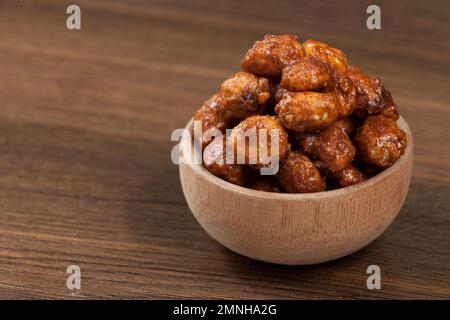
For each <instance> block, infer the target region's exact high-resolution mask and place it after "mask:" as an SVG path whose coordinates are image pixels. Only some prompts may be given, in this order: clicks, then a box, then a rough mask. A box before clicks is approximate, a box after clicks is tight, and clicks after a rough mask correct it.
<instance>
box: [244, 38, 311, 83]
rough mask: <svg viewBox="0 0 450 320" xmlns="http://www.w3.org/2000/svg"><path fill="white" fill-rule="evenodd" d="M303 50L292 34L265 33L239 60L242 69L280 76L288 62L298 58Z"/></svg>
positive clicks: (266, 75)
mask: <svg viewBox="0 0 450 320" xmlns="http://www.w3.org/2000/svg"><path fill="white" fill-rule="evenodd" d="M304 55H305V50H304V49H303V47H302V45H301V44H300V43H299V42H298V39H297V37H296V36H293V35H280V36H273V35H265V36H264V39H263V40H262V41H256V42H255V44H254V45H253V47H252V48H251V49H250V50H248V51H247V53H246V55H245V57H244V59H242V61H241V67H242V69H243V70H245V71H247V72H250V73H253V74H255V75H258V76H265V77H272V78H274V77H275V78H276V77H280V75H281V71H282V70H283V68H284V67H286V66H287V65H288V64H290V63H292V62H294V61H298V60H300V58H301V57H303V56H304Z"/></svg>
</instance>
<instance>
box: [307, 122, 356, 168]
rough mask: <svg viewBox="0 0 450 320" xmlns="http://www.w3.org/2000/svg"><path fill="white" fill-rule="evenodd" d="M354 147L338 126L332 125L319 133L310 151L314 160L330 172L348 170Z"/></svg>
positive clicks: (353, 154) (354, 151)
mask: <svg viewBox="0 0 450 320" xmlns="http://www.w3.org/2000/svg"><path fill="white" fill-rule="evenodd" d="M355 153H356V150H355V147H354V146H353V144H352V142H351V141H350V139H349V137H348V136H347V134H345V133H344V132H343V131H342V130H341V129H340V128H339V127H338V126H335V125H332V126H330V127H328V128H327V129H325V130H323V131H322V132H320V134H319V135H318V138H317V140H316V142H315V144H314V147H313V149H312V154H313V155H314V158H316V159H317V160H319V161H320V162H322V163H323V166H324V167H325V168H326V169H328V170H329V171H330V172H338V171H341V170H344V169H346V168H348V167H349V166H350V164H351V162H352V161H353V159H354V158H355Z"/></svg>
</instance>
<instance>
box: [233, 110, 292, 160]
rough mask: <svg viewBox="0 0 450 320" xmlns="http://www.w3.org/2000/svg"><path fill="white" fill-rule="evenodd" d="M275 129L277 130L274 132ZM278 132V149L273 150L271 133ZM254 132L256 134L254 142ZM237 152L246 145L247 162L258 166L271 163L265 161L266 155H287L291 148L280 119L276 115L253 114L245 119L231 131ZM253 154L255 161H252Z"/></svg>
mask: <svg viewBox="0 0 450 320" xmlns="http://www.w3.org/2000/svg"><path fill="white" fill-rule="evenodd" d="M261 130H265V133H266V134H267V135H266V136H262V135H261V133H262V131H261ZM274 130H275V132H273V131H274ZM272 132H273V133H277V134H278V150H272V144H273V141H272V138H271V134H272ZM252 134H255V136H254V140H253V143H252V138H251V136H252ZM231 139H232V140H233V143H234V147H235V150H236V154H238V153H239V152H240V150H239V147H245V149H244V150H245V163H246V164H251V165H254V166H255V167H257V168H261V167H267V166H269V165H270V163H265V160H264V157H266V156H267V157H275V156H278V157H279V158H278V159H279V160H281V159H283V158H284V157H285V156H286V153H287V151H288V150H289V148H290V145H289V143H288V135H287V133H286V130H285V129H284V128H283V127H282V126H281V124H280V121H279V120H278V119H277V118H276V117H274V116H253V117H249V118H247V119H245V120H243V121H242V122H241V123H239V124H238V125H237V126H236V127H234V128H233V130H232V132H231ZM252 155H254V156H255V158H256V159H254V160H255V161H252Z"/></svg>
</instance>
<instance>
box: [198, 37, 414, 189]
mask: <svg viewBox="0 0 450 320" xmlns="http://www.w3.org/2000/svg"><path fill="white" fill-rule="evenodd" d="M241 68H242V70H243V71H240V72H237V73H236V74H235V75H234V76H233V77H231V78H229V79H227V80H225V81H224V82H223V83H222V84H221V86H220V90H219V91H218V92H217V93H216V94H214V95H213V96H212V97H211V98H210V99H209V100H208V101H206V102H205V103H204V104H203V106H202V107H201V108H200V109H199V110H198V111H197V112H196V114H195V116H194V120H198V121H201V122H202V129H203V132H204V135H203V137H202V138H201V139H202V146H203V148H204V152H203V161H204V166H205V168H206V169H207V170H209V171H210V172H211V173H213V174H214V175H216V176H218V177H220V178H222V179H225V180H227V181H229V182H231V183H234V184H237V185H241V186H246V187H249V188H252V189H255V190H260V191H267V192H289V193H308V192H320V191H325V190H330V189H335V188H339V187H347V186H351V185H354V184H357V183H360V182H362V181H364V180H366V179H368V178H369V177H371V176H373V175H375V174H377V173H379V172H380V171H382V170H383V169H384V168H387V167H390V166H392V165H393V164H394V163H395V162H396V161H397V159H398V158H400V156H401V155H402V154H403V153H404V152H405V149H406V134H405V132H403V131H402V130H401V129H399V127H398V126H397V124H396V122H395V121H396V120H398V118H399V110H398V107H397V105H396V104H395V103H394V100H393V98H392V95H391V93H390V92H389V91H388V90H387V89H385V87H384V86H383V84H382V83H381V81H380V79H378V78H374V77H370V76H368V75H365V74H364V73H363V72H362V71H361V70H360V69H358V68H356V67H353V66H351V65H349V64H348V63H347V58H346V56H345V55H344V53H343V52H342V51H341V50H339V49H336V48H333V47H331V46H329V45H328V44H325V43H322V42H318V41H315V40H307V41H305V42H303V43H300V42H299V41H298V39H297V37H296V36H293V35H280V36H274V35H266V36H265V37H264V39H263V40H261V41H256V42H255V44H254V45H253V47H252V48H250V49H249V50H248V52H247V53H246V55H245V57H244V58H243V59H242V61H241ZM210 129H211V130H216V131H217V132H219V133H222V134H225V131H226V129H232V130H231V134H230V139H227V138H226V137H224V136H220V137H217V138H215V139H212V141H211V139H210V138H209V137H211V136H212V135H210V134H205V132H207V131H208V130H210ZM249 129H252V130H254V131H255V132H257V133H260V132H263V131H264V132H265V133H268V138H267V139H260V138H259V136H258V135H257V136H256V138H255V139H254V141H253V143H251V140H252V138H251V137H250V136H247V135H246V134H245V132H246V131H247V130H249ZM272 131H276V132H277V136H276V137H277V140H276V141H273V137H271V136H270V133H271V132H272ZM271 139H272V140H271ZM274 142H277V144H276V148H274V147H273V146H274V145H275V144H274ZM225 145H227V146H228V145H229V148H224V146H225ZM239 145H240V146H241V147H243V149H242V150H244V155H243V158H244V159H243V162H242V161H241V162H239V161H237V154H239V152H238V146H239ZM225 149H226V150H227V151H225ZM263 149H264V151H266V154H268V155H276V156H277V157H278V158H279V170H278V172H277V174H276V175H275V176H264V175H260V171H259V170H258V169H260V168H263V167H267V166H268V165H270V163H267V161H264V159H263V157H262V155H263V152H262V150H263ZM251 155H255V157H254V158H255V159H253V161H251V159H250V157H251ZM227 158H228V160H230V159H231V162H230V161H225V160H226V159H227ZM266 160H267V159H266Z"/></svg>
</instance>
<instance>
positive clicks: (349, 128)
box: [333, 117, 358, 137]
mask: <svg viewBox="0 0 450 320" xmlns="http://www.w3.org/2000/svg"><path fill="white" fill-rule="evenodd" d="M333 125H334V126H337V127H338V128H339V129H341V130H342V131H343V132H345V133H346V134H347V136H349V137H352V136H353V134H354V133H355V132H356V129H357V128H358V123H357V122H356V120H355V119H353V118H351V117H345V118H342V119H339V120H338V121H336V122H335V123H333Z"/></svg>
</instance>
